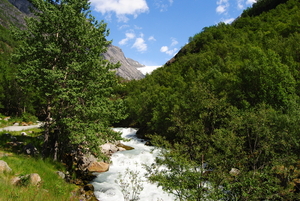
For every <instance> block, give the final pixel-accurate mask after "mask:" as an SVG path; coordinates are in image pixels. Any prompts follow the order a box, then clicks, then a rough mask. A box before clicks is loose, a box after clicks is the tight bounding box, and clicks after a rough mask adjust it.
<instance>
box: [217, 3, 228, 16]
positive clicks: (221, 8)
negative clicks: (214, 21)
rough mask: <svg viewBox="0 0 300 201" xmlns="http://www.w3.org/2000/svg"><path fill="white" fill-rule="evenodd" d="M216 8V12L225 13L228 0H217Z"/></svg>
mask: <svg viewBox="0 0 300 201" xmlns="http://www.w3.org/2000/svg"><path fill="white" fill-rule="evenodd" d="M217 5H218V6H217V8H216V12H217V13H219V14H222V13H225V12H226V11H227V9H228V7H229V2H228V0H218V1H217Z"/></svg>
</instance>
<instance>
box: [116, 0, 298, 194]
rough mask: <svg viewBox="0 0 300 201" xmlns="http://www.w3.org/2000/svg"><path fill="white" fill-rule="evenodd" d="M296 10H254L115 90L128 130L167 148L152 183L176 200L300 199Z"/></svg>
mask: <svg viewBox="0 0 300 201" xmlns="http://www.w3.org/2000/svg"><path fill="white" fill-rule="evenodd" d="M299 8H300V3H299V1H297V0H289V1H268V0H261V1H258V2H257V3H256V4H254V5H253V7H252V8H249V9H247V10H245V11H244V12H243V14H242V15H241V17H239V18H238V19H236V20H235V21H234V22H233V23H232V24H224V23H220V24H218V25H214V26H211V27H205V28H204V29H203V30H202V31H201V32H200V33H198V34H195V35H194V36H193V37H190V39H189V43H188V44H187V45H186V46H184V47H183V48H182V49H181V50H180V51H179V53H178V54H177V55H176V56H175V57H174V58H173V59H172V60H170V61H169V62H168V63H167V64H166V65H165V66H164V67H163V68H159V69H157V70H155V71H154V72H153V73H152V74H151V75H148V76H146V78H145V79H143V80H140V81H132V82H129V83H128V84H127V85H126V89H125V90H124V89H119V93H120V94H122V95H124V96H125V100H126V103H127V105H128V113H129V114H130V116H129V119H127V122H130V124H131V126H135V127H139V128H140V130H139V134H140V135H141V136H145V135H146V136H147V137H150V138H152V142H153V143H154V144H156V145H159V146H163V147H165V148H168V149H167V150H168V151H165V152H164V151H162V155H161V157H159V158H158V159H157V162H158V164H160V165H162V166H166V167H168V168H169V169H170V170H172V171H171V172H166V171H165V170H164V169H161V168H160V166H156V168H154V167H149V177H150V179H151V180H152V181H155V182H158V183H159V184H160V185H161V186H162V187H163V188H164V189H165V190H167V191H169V192H171V193H175V194H176V195H177V196H178V198H179V199H180V200H202V199H204V198H208V197H210V196H211V198H212V199H213V200H217V199H224V200H295V199H296V198H297V197H299V194H298V193H299V192H300V189H299V188H300V182H299V181H300V169H299V167H300V162H299V153H300V144H299V143H300V135H299V130H300V114H299V111H300V104H299V95H300V93H299V87H300V79H299V78H300V77H299V76H300V74H299V73H300V72H299V69H300V33H299V31H300V9H299ZM203 170H204V171H203ZM208 186H210V188H208ZM209 189H214V190H212V191H211V192H210V190H209ZM208 192H210V193H208Z"/></svg>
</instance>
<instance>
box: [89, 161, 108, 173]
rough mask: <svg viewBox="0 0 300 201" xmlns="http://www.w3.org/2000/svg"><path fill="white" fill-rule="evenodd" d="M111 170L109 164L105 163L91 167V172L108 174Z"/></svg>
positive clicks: (98, 163) (96, 163) (97, 163)
mask: <svg viewBox="0 0 300 201" xmlns="http://www.w3.org/2000/svg"><path fill="white" fill-rule="evenodd" d="M108 169H109V164H108V163H104V162H93V163H92V164H90V165H89V167H88V171H89V172H106V171H108Z"/></svg>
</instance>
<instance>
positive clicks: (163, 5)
mask: <svg viewBox="0 0 300 201" xmlns="http://www.w3.org/2000/svg"><path fill="white" fill-rule="evenodd" d="M173 2H174V1H173V0H155V2H154V3H155V5H156V8H158V9H159V10H160V12H164V11H167V10H168V7H170V6H172V4H173Z"/></svg>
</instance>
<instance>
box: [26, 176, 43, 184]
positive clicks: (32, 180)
mask: <svg viewBox="0 0 300 201" xmlns="http://www.w3.org/2000/svg"><path fill="white" fill-rule="evenodd" d="M29 181H30V184H31V185H34V186H37V185H38V184H39V183H41V181H42V179H41V177H40V175H39V174H37V173H32V174H30V175H29Z"/></svg>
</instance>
